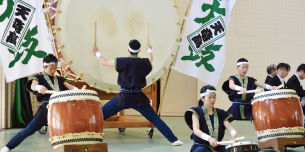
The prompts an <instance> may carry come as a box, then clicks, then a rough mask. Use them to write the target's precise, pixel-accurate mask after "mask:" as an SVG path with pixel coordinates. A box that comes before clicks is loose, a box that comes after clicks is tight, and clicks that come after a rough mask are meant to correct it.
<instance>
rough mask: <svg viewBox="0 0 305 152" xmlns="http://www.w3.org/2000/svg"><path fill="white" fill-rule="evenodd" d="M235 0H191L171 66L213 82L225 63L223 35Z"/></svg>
mask: <svg viewBox="0 0 305 152" xmlns="http://www.w3.org/2000/svg"><path fill="white" fill-rule="evenodd" d="M234 3H235V0H194V1H193V4H192V6H191V10H190V14H189V16H188V17H187V18H185V20H186V25H185V29H184V35H183V37H182V41H181V43H180V48H179V50H178V54H177V58H176V64H175V66H173V67H172V69H174V70H177V71H179V72H181V73H184V74H186V75H190V76H193V77H196V78H198V79H200V80H202V81H204V82H206V83H209V84H211V85H214V86H216V85H217V82H218V80H219V77H220V75H221V72H222V69H223V66H224V64H225V35H226V31H227V29H228V26H229V22H230V14H231V10H232V8H233V5H234Z"/></svg>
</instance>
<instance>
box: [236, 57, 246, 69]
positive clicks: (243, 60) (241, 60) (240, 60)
mask: <svg viewBox="0 0 305 152" xmlns="http://www.w3.org/2000/svg"><path fill="white" fill-rule="evenodd" d="M238 62H248V60H247V59H245V58H240V59H238V60H237V63H238ZM237 67H239V66H237Z"/></svg>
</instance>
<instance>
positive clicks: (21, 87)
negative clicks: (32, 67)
mask: <svg viewBox="0 0 305 152" xmlns="http://www.w3.org/2000/svg"><path fill="white" fill-rule="evenodd" d="M27 81H28V78H27V77H25V78H20V79H18V80H16V88H15V95H14V104H13V110H12V125H13V127H14V128H21V127H25V126H26V125H27V124H28V123H29V122H30V121H31V120H32V118H33V112H32V105H31V98H30V94H29V92H27V91H26V87H25V85H26V83H27Z"/></svg>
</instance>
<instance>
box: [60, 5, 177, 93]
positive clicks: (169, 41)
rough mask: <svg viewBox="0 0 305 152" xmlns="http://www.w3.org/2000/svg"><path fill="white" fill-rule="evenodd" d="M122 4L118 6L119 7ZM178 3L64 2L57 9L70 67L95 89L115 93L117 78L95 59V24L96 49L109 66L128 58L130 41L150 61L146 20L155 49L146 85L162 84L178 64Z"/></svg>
mask: <svg viewBox="0 0 305 152" xmlns="http://www.w3.org/2000/svg"><path fill="white" fill-rule="evenodd" d="M118 4H119V5H118ZM175 6H176V5H175V2H174V0H128V1H126V0H111V1H107V0H90V1H84V0H73V1H72V0H64V1H60V2H59V4H58V7H57V15H56V25H55V26H56V29H57V30H56V32H57V41H58V43H59V44H58V46H59V47H60V48H61V51H62V54H63V56H64V58H65V61H66V62H67V63H70V64H69V65H70V67H71V69H72V70H73V72H75V73H76V74H77V75H78V76H80V78H81V79H82V80H84V81H85V82H86V83H87V84H89V85H90V86H94V87H96V88H97V89H100V90H103V91H106V92H114V93H117V92H119V90H120V87H119V86H118V85H117V76H118V75H117V72H116V71H115V68H110V67H105V66H103V65H102V64H100V63H99V62H98V60H97V59H96V57H95V55H93V53H92V48H93V45H94V20H96V23H97V24H96V30H97V32H96V35H97V36H96V37H97V40H96V45H97V47H98V48H99V51H100V52H101V54H102V56H103V57H105V58H106V59H108V60H113V59H115V58H117V57H127V56H129V53H128V51H127V50H128V43H129V41H130V40H131V39H137V40H139V41H140V43H141V45H142V47H141V51H140V52H139V57H142V58H147V57H148V55H147V47H146V43H147V34H146V20H148V23H149V39H150V43H151V44H152V47H153V49H152V50H153V55H154V60H153V63H152V66H153V70H152V72H151V73H150V74H149V75H148V77H147V85H150V84H152V83H153V82H154V81H156V80H158V79H159V78H160V77H161V76H162V74H163V73H164V72H165V70H166V69H168V68H169V66H170V64H171V63H172V61H173V60H174V58H173V57H174V56H175V54H176V52H177V48H178V41H177V40H178V39H179V38H180V28H181V27H180V24H178V23H179V16H178V10H177V8H176V7H175Z"/></svg>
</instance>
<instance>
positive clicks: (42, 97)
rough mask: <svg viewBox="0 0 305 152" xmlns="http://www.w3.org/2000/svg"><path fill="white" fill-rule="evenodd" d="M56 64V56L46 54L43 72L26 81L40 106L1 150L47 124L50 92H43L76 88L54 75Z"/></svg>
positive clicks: (18, 142) (15, 145)
mask: <svg viewBox="0 0 305 152" xmlns="http://www.w3.org/2000/svg"><path fill="white" fill-rule="evenodd" d="M57 64H58V60H57V58H56V57H55V56H54V55H53V54H48V55H47V56H45V57H44V58H43V69H44V72H42V74H37V75H35V76H34V77H33V78H32V79H30V80H29V81H28V82H27V84H26V87H27V90H28V91H30V92H32V93H33V94H35V95H36V97H37V100H38V101H39V102H40V103H41V106H40V107H39V109H38V111H37V113H36V114H35V116H34V118H33V119H32V120H31V122H30V123H29V124H28V125H27V126H26V128H25V129H23V130H21V131H20V132H18V133H17V134H16V135H15V136H14V137H13V138H12V139H11V140H10V141H9V142H8V144H7V145H6V146H5V147H3V148H2V149H1V152H8V151H10V150H12V149H14V148H16V147H17V146H18V145H19V144H20V143H21V142H22V141H23V140H24V139H25V138H27V137H29V136H31V135H32V134H34V133H35V132H36V131H38V130H40V129H41V127H43V126H46V125H47V116H48V109H47V108H46V107H47V105H48V103H49V99H50V96H51V95H50V94H45V92H46V91H47V90H53V91H64V90H68V89H69V90H73V89H74V90H76V89H77V88H76V87H75V86H73V85H71V84H69V83H68V80H67V79H65V78H63V77H60V76H56V75H55V72H56V69H57Z"/></svg>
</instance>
